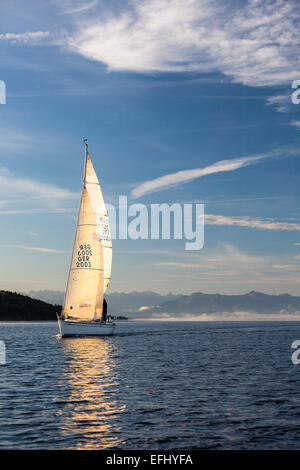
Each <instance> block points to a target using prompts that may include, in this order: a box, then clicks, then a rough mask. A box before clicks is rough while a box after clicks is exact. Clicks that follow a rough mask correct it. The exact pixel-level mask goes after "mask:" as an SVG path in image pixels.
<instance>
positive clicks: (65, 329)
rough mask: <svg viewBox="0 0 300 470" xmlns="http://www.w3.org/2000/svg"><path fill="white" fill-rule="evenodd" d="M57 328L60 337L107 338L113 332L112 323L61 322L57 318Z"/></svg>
mask: <svg viewBox="0 0 300 470" xmlns="http://www.w3.org/2000/svg"><path fill="white" fill-rule="evenodd" d="M58 327H59V332H60V335H61V337H63V338H65V337H68V336H109V335H112V334H113V332H114V330H115V327H116V326H115V324H114V323H96V322H95V323H93V322H91V323H88V322H79V321H70V320H62V319H61V318H58Z"/></svg>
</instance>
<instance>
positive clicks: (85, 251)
mask: <svg viewBox="0 0 300 470" xmlns="http://www.w3.org/2000/svg"><path fill="white" fill-rule="evenodd" d="M92 256H93V252H92V248H91V245H89V244H86V245H79V250H78V251H77V260H76V268H91V267H92V264H91V257H92Z"/></svg>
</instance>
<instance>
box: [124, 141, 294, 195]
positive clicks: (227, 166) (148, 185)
mask: <svg viewBox="0 0 300 470" xmlns="http://www.w3.org/2000/svg"><path fill="white" fill-rule="evenodd" d="M295 153H297V150H296V151H295V150H293V149H277V150H274V151H272V152H269V153H263V154H257V155H249V156H246V157H240V158H233V159H230V160H221V161H219V162H216V163H213V164H212V165H208V166H206V167H204V168H194V169H192V170H182V171H177V172H176V173H171V174H168V175H164V176H161V177H159V178H155V179H153V180H149V181H146V182H144V183H141V184H139V185H138V186H137V187H136V188H134V189H133V190H132V192H131V197H132V198H133V199H136V198H138V197H141V196H144V195H145V194H149V193H153V192H156V191H162V190H165V189H167V188H170V187H173V186H176V185H180V184H184V183H188V182H189V181H192V180H194V179H196V178H200V177H203V176H207V175H212V174H215V173H223V172H228V171H234V170H238V169H240V168H243V167H245V166H249V165H253V164H255V163H259V162H261V161H262V160H266V159H267V158H272V157H279V156H281V155H285V156H288V155H292V154H295Z"/></svg>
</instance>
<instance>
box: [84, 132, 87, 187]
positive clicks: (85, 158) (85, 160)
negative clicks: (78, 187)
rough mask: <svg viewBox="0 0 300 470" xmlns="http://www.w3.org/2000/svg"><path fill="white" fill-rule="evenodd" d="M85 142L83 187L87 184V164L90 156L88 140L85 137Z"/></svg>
mask: <svg viewBox="0 0 300 470" xmlns="http://www.w3.org/2000/svg"><path fill="white" fill-rule="evenodd" d="M83 142H84V177H83V187H84V188H85V184H86V166H87V165H86V164H87V156H88V140H87V139H83Z"/></svg>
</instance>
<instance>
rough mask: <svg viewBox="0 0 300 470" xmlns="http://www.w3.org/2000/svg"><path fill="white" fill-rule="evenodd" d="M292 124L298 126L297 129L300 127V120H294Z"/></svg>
mask: <svg viewBox="0 0 300 470" xmlns="http://www.w3.org/2000/svg"><path fill="white" fill-rule="evenodd" d="M291 124H292V126H294V127H297V129H300V121H292V122H291Z"/></svg>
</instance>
